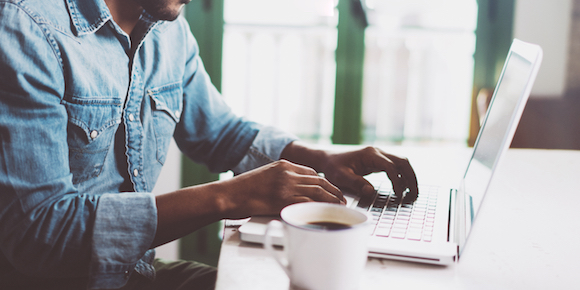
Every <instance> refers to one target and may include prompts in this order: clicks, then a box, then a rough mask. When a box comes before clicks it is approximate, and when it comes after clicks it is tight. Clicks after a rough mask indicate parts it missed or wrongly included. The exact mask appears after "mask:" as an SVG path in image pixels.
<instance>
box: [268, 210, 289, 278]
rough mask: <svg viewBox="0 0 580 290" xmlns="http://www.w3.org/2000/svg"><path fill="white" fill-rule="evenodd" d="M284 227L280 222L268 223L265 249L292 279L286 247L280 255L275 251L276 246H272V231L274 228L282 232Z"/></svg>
mask: <svg viewBox="0 0 580 290" xmlns="http://www.w3.org/2000/svg"><path fill="white" fill-rule="evenodd" d="M283 227H284V225H283V224H282V223H281V222H280V221H278V220H272V221H270V222H269V223H268V225H267V226H266V232H265V233H264V248H266V250H268V252H269V253H270V255H271V256H272V257H274V259H275V260H276V262H278V265H280V267H282V269H283V270H284V272H286V275H288V277H290V269H289V262H288V258H287V257H286V247H284V250H283V252H282V253H280V252H279V251H276V250H275V249H274V246H273V245H272V235H271V232H272V230H273V229H274V228H276V229H280V230H281V229H283Z"/></svg>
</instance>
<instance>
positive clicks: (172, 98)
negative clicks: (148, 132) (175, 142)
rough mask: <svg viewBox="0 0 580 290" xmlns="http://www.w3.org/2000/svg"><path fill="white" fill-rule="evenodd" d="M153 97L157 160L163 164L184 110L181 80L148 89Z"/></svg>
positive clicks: (148, 93) (149, 94) (148, 92)
mask: <svg viewBox="0 0 580 290" xmlns="http://www.w3.org/2000/svg"><path fill="white" fill-rule="evenodd" d="M147 95H148V96H149V97H150V98H151V104H152V108H151V109H152V112H153V131H154V133H155V143H156V147H157V150H156V151H157V161H159V163H161V164H163V163H165V159H166V157H167V151H168V150H169V143H170V142H171V138H173V133H174V132H175V126H176V125H177V123H179V120H180V118H181V113H182V110H183V89H182V87H181V82H176V83H171V84H168V85H164V86H161V87H157V88H154V89H149V90H147Z"/></svg>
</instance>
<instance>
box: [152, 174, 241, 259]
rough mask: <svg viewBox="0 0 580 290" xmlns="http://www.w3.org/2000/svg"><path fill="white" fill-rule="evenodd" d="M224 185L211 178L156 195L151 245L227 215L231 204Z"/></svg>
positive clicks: (158, 243)
mask: <svg viewBox="0 0 580 290" xmlns="http://www.w3.org/2000/svg"><path fill="white" fill-rule="evenodd" d="M226 189H227V187H226V186H224V185H223V182H211V183H207V184H202V185H197V186H192V187H187V188H183V189H180V190H177V191H174V192H170V193H166V194H162V195H158V196H157V197H156V203H157V231H156V233H155V239H154V240H153V244H152V245H151V248H154V247H157V246H159V245H162V244H165V243H168V242H171V241H173V240H175V239H178V238H181V237H183V236H185V235H187V234H189V233H191V232H194V231H195V230H198V229H200V228H202V227H204V226H206V225H208V224H211V223H213V222H217V221H219V220H221V219H223V218H228V214H227V213H228V212H230V211H231V208H233V205H232V204H231V200H228V199H227V198H226V197H225V196H226V195H227V192H226Z"/></svg>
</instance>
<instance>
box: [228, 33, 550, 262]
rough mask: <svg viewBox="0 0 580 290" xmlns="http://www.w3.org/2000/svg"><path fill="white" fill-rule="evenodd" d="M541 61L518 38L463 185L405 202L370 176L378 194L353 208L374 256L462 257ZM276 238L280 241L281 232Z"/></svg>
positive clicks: (252, 234) (247, 228)
mask: <svg viewBox="0 0 580 290" xmlns="http://www.w3.org/2000/svg"><path fill="white" fill-rule="evenodd" d="M541 61H542V49H541V48H540V47H539V46H537V45H534V44H530V43H525V42H523V41H520V40H517V39H515V40H514V41H513V43H512V45H511V48H510V50H509V53H508V55H507V58H506V61H505V64H504V67H503V70H502V73H501V75H500V77H499V80H498V82H497V85H496V88H495V91H494V93H493V96H492V99H491V101H490V104H489V107H488V110H487V113H486V116H485V119H484V120H483V122H482V124H481V129H480V131H479V135H478V137H477V140H476V142H475V145H474V149H473V153H472V156H471V159H470V161H469V163H468V165H467V168H466V171H465V174H464V176H463V178H462V179H461V183H460V184H459V187H458V188H455V189H451V188H439V187H425V186H421V185H420V186H419V197H418V198H417V199H416V200H415V201H414V202H405V201H404V200H402V199H401V198H397V197H395V196H392V195H390V191H391V183H390V181H388V180H381V179H375V178H374V176H377V175H374V176H373V175H371V177H369V178H368V179H369V181H371V183H373V184H374V185H375V187H376V188H377V195H376V196H374V197H373V198H371V199H368V200H359V199H354V200H352V199H351V200H349V203H348V206H351V207H356V208H358V209H360V210H366V211H368V212H369V214H370V215H371V216H372V217H373V220H374V223H375V226H374V229H373V231H372V233H371V235H372V238H371V242H370V245H369V256H371V257H378V258H388V259H396V260H405V261H412V262H420V263H428V264H442V265H446V264H451V263H453V262H455V261H456V260H457V259H458V258H459V256H460V254H461V251H462V250H463V247H464V246H465V243H466V242H467V238H468V236H469V231H470V229H471V226H472V225H473V221H474V220H475V217H476V216H477V211H478V209H479V207H480V205H481V203H482V201H483V198H484V196H485V192H486V190H487V188H488V185H489V183H490V181H491V178H492V176H493V173H494V170H495V169H496V168H497V166H498V164H499V162H500V160H501V157H502V155H503V153H505V151H506V150H507V149H508V148H509V146H510V144H511V141H512V138H513V135H514V133H515V130H516V128H517V125H518V123H519V120H520V117H521V114H522V112H523V110H524V107H525V104H526V102H527V99H528V97H529V94H530V91H531V89H532V86H533V83H534V80H535V77H536V75H537V73H538V70H539V67H540V63H541ZM381 176H385V175H384V174H382V175H381ZM385 178H386V177H385ZM381 185H386V186H385V187H386V188H381ZM271 219H272V217H252V218H251V219H250V221H248V222H247V223H245V224H244V225H242V226H241V227H240V228H239V231H240V238H241V239H242V240H243V241H247V242H253V243H262V242H263V239H264V236H263V235H264V231H265V225H266V224H267V223H268V222H269V221H270V220H271ZM273 242H274V243H275V244H280V245H281V244H282V234H281V233H278V234H277V235H276V236H275V237H274V239H273Z"/></svg>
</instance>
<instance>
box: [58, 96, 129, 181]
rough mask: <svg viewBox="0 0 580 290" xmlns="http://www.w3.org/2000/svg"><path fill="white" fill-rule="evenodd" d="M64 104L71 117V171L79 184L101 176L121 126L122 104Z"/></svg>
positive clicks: (92, 101) (110, 101) (106, 101)
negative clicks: (116, 133)
mask: <svg viewBox="0 0 580 290" xmlns="http://www.w3.org/2000/svg"><path fill="white" fill-rule="evenodd" d="M63 103H64V105H65V107H66V110H67V114H68V128H67V133H68V136H67V142H68V146H69V164H70V170H71V173H72V174H73V183H74V184H77V183H80V182H83V181H86V180H88V179H90V178H93V177H97V176H99V174H100V173H101V171H102V169H103V166H104V164H105V159H106V157H107V153H108V152H109V151H110V149H111V148H112V145H113V143H114V140H113V139H114V136H115V132H116V131H117V128H118V127H119V124H120V123H121V114H122V101H121V100H120V99H95V98H91V99H81V98H74V97H73V98H70V99H69V100H65V101H63Z"/></svg>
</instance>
